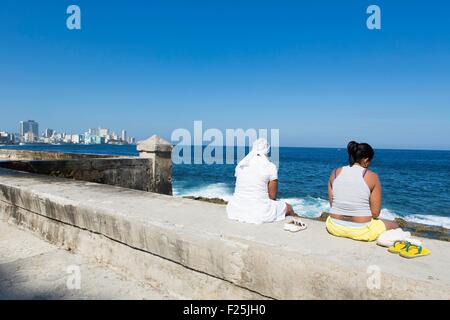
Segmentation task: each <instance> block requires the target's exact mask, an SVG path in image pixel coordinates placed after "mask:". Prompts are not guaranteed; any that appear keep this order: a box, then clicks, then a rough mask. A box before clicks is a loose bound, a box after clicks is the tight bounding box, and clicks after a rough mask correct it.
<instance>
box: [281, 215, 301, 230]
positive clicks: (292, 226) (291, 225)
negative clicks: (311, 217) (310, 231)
mask: <svg viewBox="0 0 450 320" xmlns="http://www.w3.org/2000/svg"><path fill="white" fill-rule="evenodd" d="M283 229H284V230H286V231H290V232H298V231H301V230H305V229H306V224H304V223H303V221H302V220H301V219H300V218H299V217H294V218H293V219H292V220H291V221H289V222H287V223H285V224H284V228H283Z"/></svg>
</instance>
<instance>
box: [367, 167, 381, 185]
mask: <svg viewBox="0 0 450 320" xmlns="http://www.w3.org/2000/svg"><path fill="white" fill-rule="evenodd" d="M364 178H365V180H366V181H368V182H371V183H373V184H375V183H378V182H379V181H380V179H379V177H378V175H377V174H376V173H375V172H373V171H372V170H367V172H366V175H365V176H364Z"/></svg>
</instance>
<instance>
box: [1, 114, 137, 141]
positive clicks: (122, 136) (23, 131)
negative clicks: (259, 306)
mask: <svg viewBox="0 0 450 320" xmlns="http://www.w3.org/2000/svg"><path fill="white" fill-rule="evenodd" d="M0 133H1V138H2V139H0V140H1V141H2V142H3V143H6V142H8V143H12V144H18V143H46V144H60V143H73V144H107V143H110V144H111V143H125V144H135V143H136V139H135V138H134V137H132V136H128V131H127V130H126V129H121V130H120V133H116V131H115V130H110V129H109V128H105V127H102V126H98V127H97V128H92V127H91V128H88V129H86V130H85V131H84V132H83V131H77V132H75V133H74V132H70V131H67V130H64V129H62V130H61V129H53V128H48V127H47V128H45V130H43V131H42V133H41V131H40V130H39V122H38V121H35V120H21V121H19V130H18V131H12V130H11V131H8V130H4V129H2V128H0Z"/></svg>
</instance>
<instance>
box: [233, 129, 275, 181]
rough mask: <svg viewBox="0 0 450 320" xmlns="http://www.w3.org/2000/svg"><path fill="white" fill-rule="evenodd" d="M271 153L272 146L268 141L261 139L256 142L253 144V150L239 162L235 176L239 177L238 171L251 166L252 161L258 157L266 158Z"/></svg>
mask: <svg viewBox="0 0 450 320" xmlns="http://www.w3.org/2000/svg"><path fill="white" fill-rule="evenodd" d="M269 151H270V145H269V143H268V142H267V140H266V139H263V138H260V139H258V140H256V141H255V142H254V143H253V147H252V150H251V151H250V152H249V153H248V154H247V155H246V156H245V157H244V159H242V160H241V161H239V163H238V165H237V166H236V170H235V172H234V175H235V176H237V173H238V170H240V169H242V168H243V167H246V166H248V165H249V164H250V160H252V159H253V158H254V157H256V156H265V157H267V155H268V154H269Z"/></svg>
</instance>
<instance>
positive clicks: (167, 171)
mask: <svg viewBox="0 0 450 320" xmlns="http://www.w3.org/2000/svg"><path fill="white" fill-rule="evenodd" d="M136 149H137V151H139V157H140V158H144V159H150V160H151V161H152V163H153V164H154V165H153V177H154V179H152V180H151V181H150V184H151V186H150V190H151V191H152V192H156V193H161V194H168V195H172V144H171V143H170V142H168V141H166V140H164V139H163V138H161V137H159V136H157V135H153V136H151V137H150V138H148V139H147V140H145V141H143V142H141V143H139V144H138V145H137V147H136Z"/></svg>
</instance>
